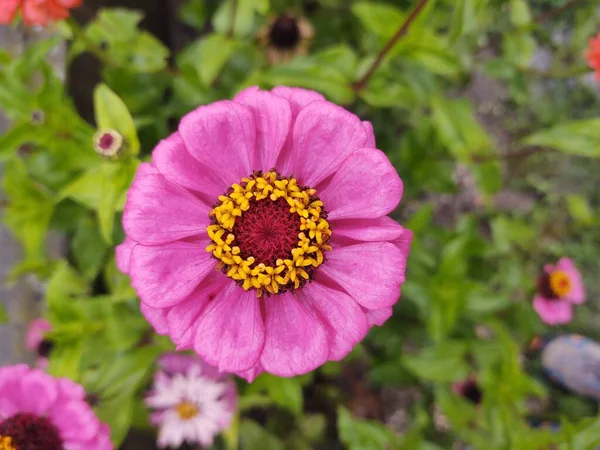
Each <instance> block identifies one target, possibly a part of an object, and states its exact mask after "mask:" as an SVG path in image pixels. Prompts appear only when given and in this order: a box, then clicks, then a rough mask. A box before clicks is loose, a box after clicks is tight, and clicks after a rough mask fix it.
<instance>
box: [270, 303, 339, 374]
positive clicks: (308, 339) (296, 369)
mask: <svg viewBox="0 0 600 450" xmlns="http://www.w3.org/2000/svg"><path fill="white" fill-rule="evenodd" d="M265 329H266V333H265V348H264V350H263V353H262V356H261V358H260V362H261V364H262V365H263V367H264V368H265V370H266V371H267V372H270V373H273V374H275V375H279V376H282V377H291V376H294V375H298V374H302V373H306V372H309V371H311V370H314V369H316V368H317V367H319V366H320V365H322V364H323V363H325V361H327V358H328V356H329V348H328V347H329V345H328V339H327V331H326V330H325V328H324V327H323V325H322V324H321V322H320V321H319V319H318V318H317V317H316V316H315V313H313V312H312V311H311V310H309V309H308V308H307V307H306V306H305V304H304V303H303V302H301V301H298V299H296V297H295V296H294V295H292V294H289V293H285V294H282V295H278V296H276V297H272V298H269V301H267V302H265Z"/></svg>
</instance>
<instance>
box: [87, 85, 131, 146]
mask: <svg viewBox="0 0 600 450" xmlns="http://www.w3.org/2000/svg"><path fill="white" fill-rule="evenodd" d="M94 111H95V116H96V125H97V126H98V128H100V129H113V130H117V131H118V132H119V133H121V134H122V135H123V137H124V138H125V142H126V143H127V146H128V152H130V153H131V154H132V155H137V154H138V153H139V151H140V141H139V139H138V135H137V130H136V128H135V124H134V123H133V118H132V117H131V114H130V113H129V110H128V109H127V106H126V105H125V103H124V102H123V100H121V98H120V97H119V96H118V95H117V94H115V93H114V92H113V91H112V90H111V89H110V88H109V87H108V86H107V85H105V84H99V85H98V86H96V89H95V90H94Z"/></svg>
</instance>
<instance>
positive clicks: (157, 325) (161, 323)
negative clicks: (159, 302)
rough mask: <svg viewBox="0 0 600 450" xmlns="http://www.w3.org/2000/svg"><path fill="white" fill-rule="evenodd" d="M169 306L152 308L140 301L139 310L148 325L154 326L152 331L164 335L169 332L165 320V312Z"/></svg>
mask: <svg viewBox="0 0 600 450" xmlns="http://www.w3.org/2000/svg"><path fill="white" fill-rule="evenodd" d="M169 310H170V308H152V307H151V306H148V305H147V304H146V303H144V302H142V303H140V311H141V312H142V315H143V316H144V317H145V318H146V320H147V321H148V322H150V325H152V326H153V327H154V331H156V332H157V333H158V334H160V335H162V336H164V335H166V334H169V323H168V322H167V313H168V312H169Z"/></svg>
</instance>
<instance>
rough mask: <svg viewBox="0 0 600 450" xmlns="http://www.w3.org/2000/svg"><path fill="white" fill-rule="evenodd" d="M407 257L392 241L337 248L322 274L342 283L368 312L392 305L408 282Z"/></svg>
mask: <svg viewBox="0 0 600 450" xmlns="http://www.w3.org/2000/svg"><path fill="white" fill-rule="evenodd" d="M405 270H406V256H405V255H404V254H402V252H401V251H400V249H399V248H398V247H397V246H395V245H393V244H391V243H389V242H376V243H368V244H357V245H351V246H348V247H341V248H334V249H333V250H331V251H330V252H328V253H327V260H326V261H325V263H324V264H323V265H322V266H321V267H320V269H319V274H321V273H322V274H323V275H325V276H327V278H329V279H330V280H333V281H335V282H336V283H338V284H339V285H340V286H341V287H342V288H343V289H344V290H345V291H346V292H347V293H348V294H349V295H350V296H351V297H352V298H353V299H354V300H356V301H357V302H358V303H359V304H360V305H362V306H364V307H365V308H368V309H383V308H387V307H389V306H392V305H393V304H394V303H396V302H397V301H398V298H399V297H400V286H401V285H402V283H404V273H405Z"/></svg>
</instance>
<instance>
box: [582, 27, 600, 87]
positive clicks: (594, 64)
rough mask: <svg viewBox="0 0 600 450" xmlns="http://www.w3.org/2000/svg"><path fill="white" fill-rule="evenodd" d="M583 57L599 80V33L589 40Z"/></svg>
mask: <svg viewBox="0 0 600 450" xmlns="http://www.w3.org/2000/svg"><path fill="white" fill-rule="evenodd" d="M585 57H586V58H587V60H588V64H589V65H590V67H591V68H592V69H594V70H595V71H596V78H597V79H598V80H600V33H598V34H597V35H596V37H594V38H591V39H590V42H589V46H588V50H587V52H586V53H585Z"/></svg>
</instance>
